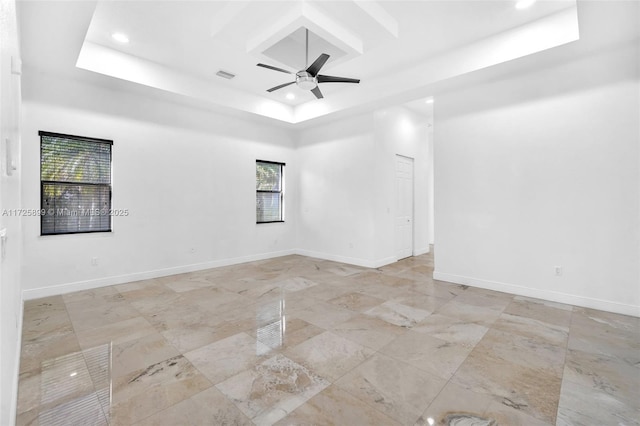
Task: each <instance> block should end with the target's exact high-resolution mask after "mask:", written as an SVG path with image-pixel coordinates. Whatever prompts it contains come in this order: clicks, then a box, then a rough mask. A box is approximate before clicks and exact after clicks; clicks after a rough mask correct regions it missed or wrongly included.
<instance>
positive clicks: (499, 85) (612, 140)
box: [434, 42, 640, 315]
mask: <svg viewBox="0 0 640 426" xmlns="http://www.w3.org/2000/svg"><path fill="white" fill-rule="evenodd" d="M638 64H639V55H638V45H637V43H636V42H634V43H632V44H628V45H620V46H618V47H617V48H615V49H609V50H607V51H601V52H600V53H592V54H590V55H589V56H583V57H580V58H579V59H574V60H572V61H570V62H565V63H556V64H555V65H553V66H550V67H547V68H538V70H537V71H528V72H525V73H522V74H520V75H516V76H511V77H510V78H505V79H503V80H500V81H496V82H492V83H485V84H480V85H477V86H475V87H473V88H469V89H466V90H461V91H457V92H454V93H445V94H442V95H440V96H438V97H437V106H436V109H435V124H434V127H435V135H434V138H435V164H436V170H435V172H436V175H435V198H436V205H435V207H436V210H435V226H436V233H437V250H436V252H435V265H436V272H435V274H434V276H435V277H436V278H438V279H441V280H446V281H452V282H457V283H464V284H471V285H475V286H479V287H486V288H492V289H496V290H502V291H508V292H511V293H516V294H523V295H529V296H534V297H540V298H544V299H550V300H557V301H560V302H566V303H572V304H576V305H582V306H590V307H594V308H598V309H604V310H608V311H614V312H621V313H626V314H632V315H640V274H639V261H640V248H639V247H640V243H639V241H640V231H639V227H640V226H639V225H640V223H639V222H640V209H639V193H640V192H639V189H640V176H639V169H640V167H639V166H640V162H639V158H640V156H639V145H640V95H639V94H640V84H639V76H638ZM556 265H557V266H562V268H563V273H562V275H561V276H555V273H554V272H555V271H554V266H556Z"/></svg>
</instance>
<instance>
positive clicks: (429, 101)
mask: <svg viewBox="0 0 640 426" xmlns="http://www.w3.org/2000/svg"><path fill="white" fill-rule="evenodd" d="M424 103H426V104H432V103H433V98H429V99H427V100H426V101H424Z"/></svg>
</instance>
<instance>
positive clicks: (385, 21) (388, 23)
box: [354, 0, 399, 38]
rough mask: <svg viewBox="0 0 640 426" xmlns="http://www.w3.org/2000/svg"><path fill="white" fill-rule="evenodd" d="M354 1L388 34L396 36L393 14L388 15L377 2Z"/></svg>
mask: <svg viewBox="0 0 640 426" xmlns="http://www.w3.org/2000/svg"><path fill="white" fill-rule="evenodd" d="M354 3H355V4H356V5H357V6H358V7H359V8H360V9H362V10H363V11H364V12H366V13H367V15H369V16H370V17H371V18H372V19H373V20H374V21H376V22H377V23H378V24H379V25H380V26H381V27H382V28H384V29H385V30H386V31H387V32H388V33H389V34H391V35H392V36H394V37H395V38H398V34H399V33H398V21H396V19H395V18H394V17H393V16H391V15H389V14H388V13H387V11H386V10H384V8H383V7H382V6H380V4H379V3H377V2H375V1H366V0H354Z"/></svg>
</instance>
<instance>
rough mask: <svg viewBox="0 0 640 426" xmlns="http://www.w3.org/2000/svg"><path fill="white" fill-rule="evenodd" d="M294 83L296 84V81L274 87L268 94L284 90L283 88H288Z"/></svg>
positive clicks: (268, 90)
mask: <svg viewBox="0 0 640 426" xmlns="http://www.w3.org/2000/svg"><path fill="white" fill-rule="evenodd" d="M293 83H295V81H292V82H291V83H285V84H281V85H280V86H276V87H272V88H271V89H267V92H273V91H274V90H278V89H282V88H283V87H287V86H289V85H291V84H293Z"/></svg>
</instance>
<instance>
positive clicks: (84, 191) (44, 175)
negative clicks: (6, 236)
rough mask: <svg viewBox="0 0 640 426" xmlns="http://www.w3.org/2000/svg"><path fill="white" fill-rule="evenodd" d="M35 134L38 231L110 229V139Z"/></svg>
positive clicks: (59, 232) (76, 231)
mask: <svg viewBox="0 0 640 426" xmlns="http://www.w3.org/2000/svg"><path fill="white" fill-rule="evenodd" d="M39 135H40V196H41V204H40V208H41V216H40V218H41V222H40V234H41V235H53V234H77V233H83V232H110V231H111V214H110V213H111V211H110V210H111V147H112V145H113V142H112V141H108V140H103V139H92V138H84V137H79V136H69V135H60V134H56V133H49V132H40V133H39Z"/></svg>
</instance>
